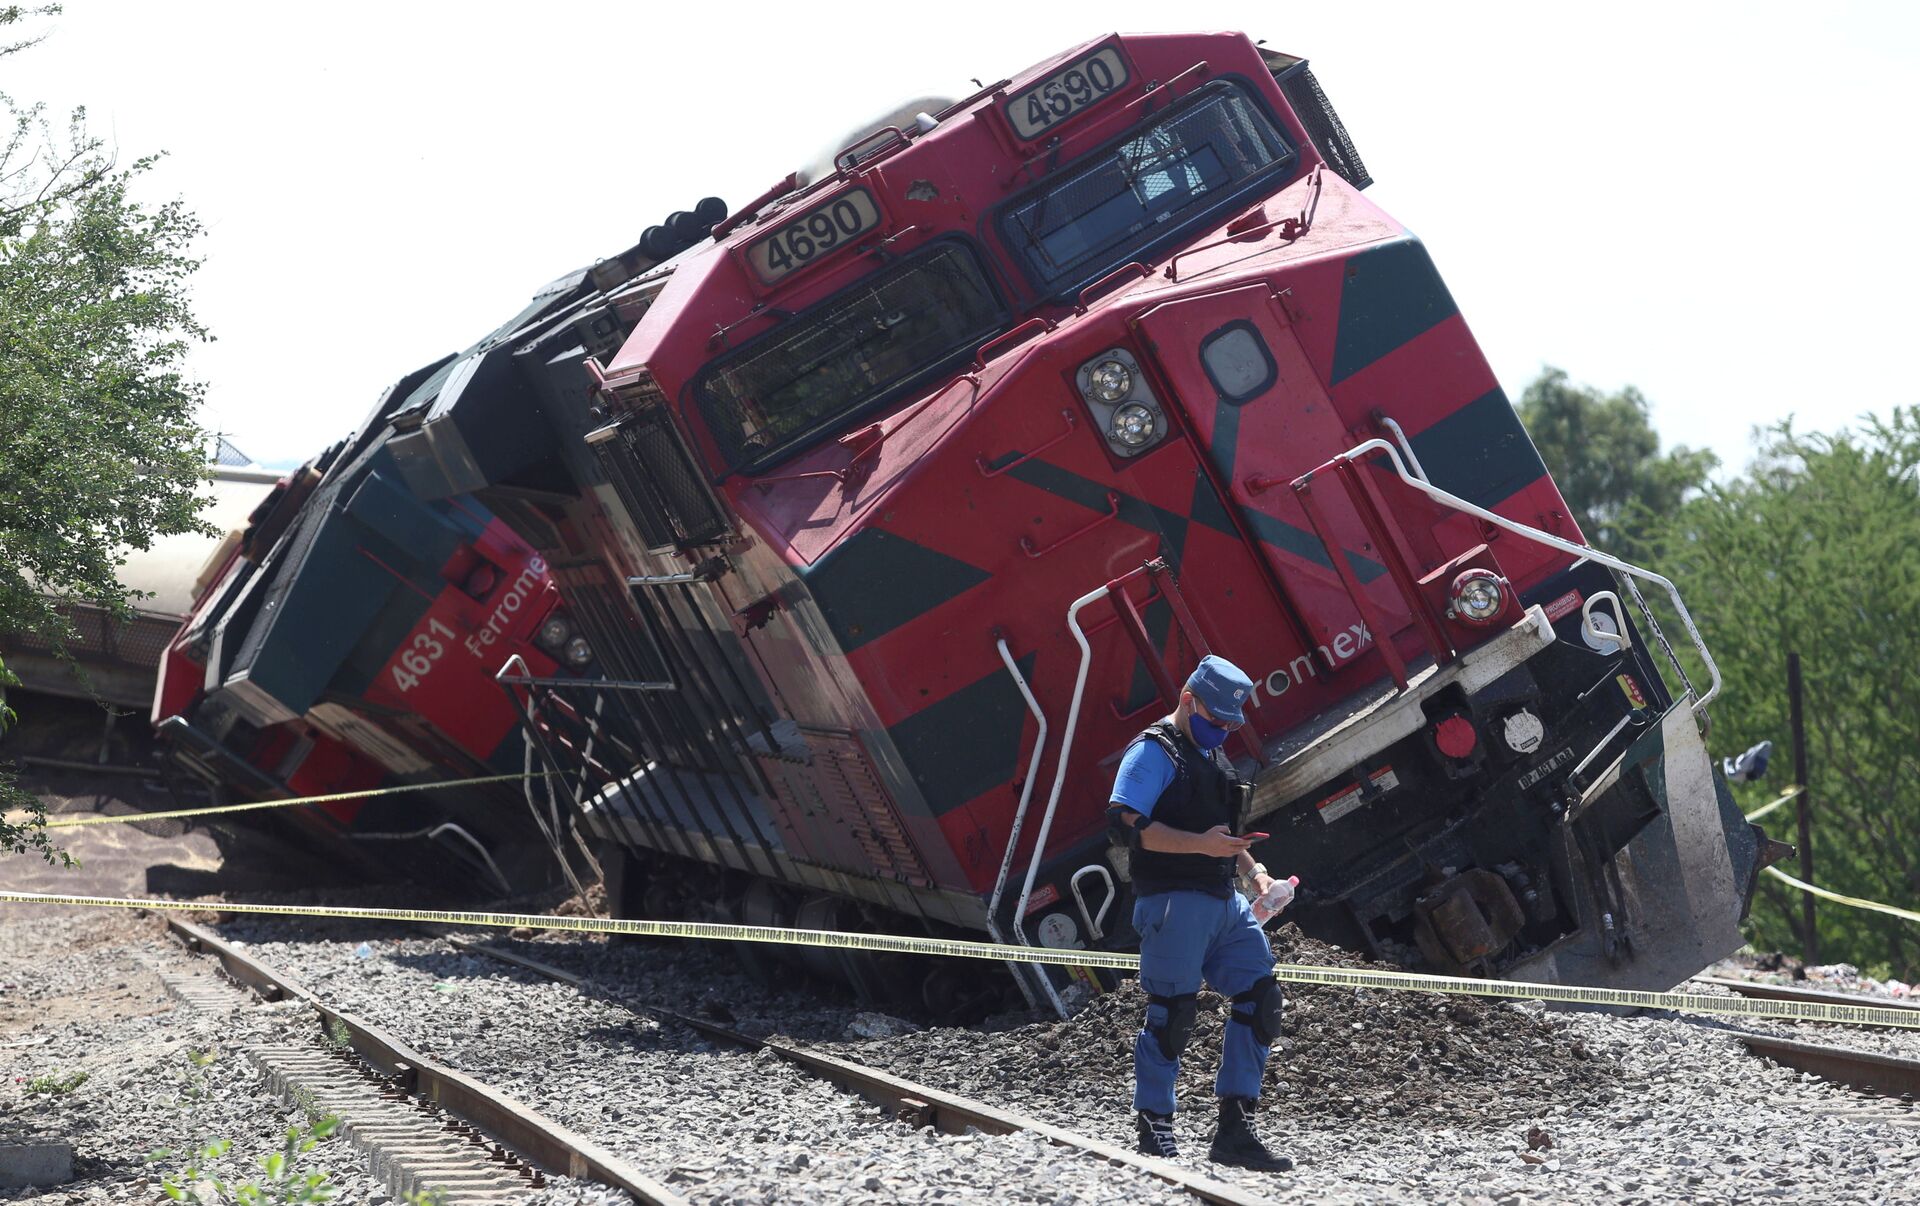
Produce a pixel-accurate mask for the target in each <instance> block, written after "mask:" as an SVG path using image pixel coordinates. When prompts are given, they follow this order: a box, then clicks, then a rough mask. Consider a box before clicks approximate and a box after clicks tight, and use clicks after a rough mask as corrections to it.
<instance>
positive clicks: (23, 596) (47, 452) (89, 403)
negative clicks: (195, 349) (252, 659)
mask: <svg viewBox="0 0 1920 1206" xmlns="http://www.w3.org/2000/svg"><path fill="white" fill-rule="evenodd" d="M58 11H59V8H58V6H48V7H42V8H27V7H24V6H20V5H11V6H4V7H0V35H5V34H8V33H10V32H11V29H12V27H17V26H21V25H22V24H23V23H25V22H28V21H30V20H31V19H32V18H35V17H42V16H47V15H50V14H53V13H57V12H58ZM38 40H39V39H38V38H35V37H24V38H20V39H18V40H14V41H7V40H5V38H4V37H0V59H4V58H5V57H6V56H8V55H11V54H15V53H18V52H20V51H22V50H25V49H27V48H29V47H31V46H32V45H33V44H34V43H35V42H37V41H38ZM0 108H4V111H5V112H4V118H0V631H10V632H33V633H37V634H39V635H41V636H43V637H46V638H50V639H51V640H52V641H54V642H55V644H56V646H57V647H60V648H64V644H65V642H66V641H67V640H69V639H70V638H71V636H72V632H71V626H70V625H69V624H68V623H67V621H66V620H65V618H64V615H63V610H62V609H63V607H64V606H65V605H69V604H83V603H84V604H91V605H94V606H99V607H102V608H105V609H106V610H107V611H109V612H110V613H112V614H114V615H118V616H125V615H126V614H127V613H128V612H129V610H130V609H131V607H132V604H133V602H134V601H135V599H136V597H137V596H136V594H135V592H132V591H129V590H128V589H127V588H126V587H124V586H122V585H121V584H120V582H119V581H118V579H117V577H116V571H117V569H118V568H119V566H120V564H121V562H122V561H123V560H124V558H125V556H126V553H127V551H128V550H130V549H145V548H148V547H150V546H151V544H152V542H153V540H154V539H155V538H156V537H159V536H168V535H175V534H179V533H185V532H194V531H202V532H210V531H211V529H210V528H209V527H208V526H207V525H206V524H205V523H204V521H202V520H201V519H200V518H199V517H198V516H199V510H200V508H201V506H202V505H203V496H202V495H201V494H200V492H199V485H200V482H201V480H202V479H203V477H204V476H205V472H204V469H203V466H204V464H205V462H206V449H205V443H206V435H205V433H204V432H203V431H201V429H200V427H199V426H198V424H197V423H196V422H195V421H194V415H195V412H196V410H197V408H198V406H199V403H200V398H201V392H202V390H201V387H200V386H199V385H197V384H195V383H193V382H190V381H188V380H187V379H186V377H185V376H184V373H183V364H184V361H185V357H186V354H187V351H188V348H189V347H190V346H191V345H192V344H193V343H194V342H195V341H197V340H204V339H207V338H209V336H208V334H207V331H206V329H205V328H204V327H202V326H201V325H200V324H199V322H197V321H196V320H195V319H194V317H193V313H192V310H191V308H190V307H189V305H188V299H187V281H188V278H189V277H190V276H191V275H192V273H193V272H194V270H195V269H196V268H198V267H199V261H198V260H197V259H194V258H193V256H192V255H191V247H192V244H193V242H194V240H195V239H196V238H197V237H198V236H199V234H200V229H201V228H200V224H199V222H198V221H197V220H196V219H195V218H194V217H193V215H192V214H190V213H189V212H187V210H186V208H185V206H184V205H183V204H182V203H181V202H179V201H177V200H175V201H171V202H168V203H165V204H161V205H158V206H154V205H149V204H147V203H145V202H143V201H140V200H138V199H136V197H135V196H134V190H135V186H136V185H137V184H138V183H139V182H140V180H141V178H142V177H143V176H145V175H146V174H147V173H148V172H150V171H151V170H152V168H153V166H154V163H155V162H156V160H155V159H154V158H151V157H149V158H144V159H139V160H136V161H135V162H134V163H132V164H131V165H129V166H126V167H121V166H120V165H119V164H118V162H117V161H116V159H115V157H114V155H113V153H112V152H111V151H110V150H109V149H108V148H107V147H106V145H105V143H103V142H102V140H101V139H99V138H98V137H96V136H94V135H92V134H91V133H89V132H88V130H87V126H86V112H85V110H75V111H74V112H73V113H72V114H71V115H70V117H69V120H68V122H67V124H66V126H65V128H64V130H56V129H55V126H54V123H53V122H52V121H51V120H50V119H49V118H48V116H47V114H46V112H45V109H44V107H43V106H40V105H27V106H22V105H20V104H19V103H17V102H15V101H14V99H13V98H12V97H9V96H6V95H4V94H0ZM4 685H5V684H4V682H0V687H4ZM4 719H5V721H6V722H11V720H12V719H13V717H12V714H11V713H6V714H5V717H4ZM0 727H3V726H0ZM0 807H3V808H5V809H6V810H7V812H9V813H11V814H15V817H16V819H11V820H0V851H12V852H15V853H24V852H26V851H27V850H28V849H33V850H37V851H38V852H39V853H40V854H42V855H43V856H44V857H46V858H47V860H48V861H49V862H51V861H54V859H55V856H56V853H57V852H56V851H55V849H54V848H53V847H52V846H51V845H50V844H49V843H47V841H46V840H45V833H44V830H43V829H42V828H41V826H42V825H43V824H44V822H45V814H44V811H43V810H41V809H40V808H39V806H38V804H37V802H36V801H34V800H32V798H31V797H29V796H27V795H26V794H25V793H23V792H21V791H20V789H19V788H18V786H17V785H16V784H15V782H14V780H13V779H12V777H11V776H10V775H8V774H7V773H6V772H5V771H4V769H0ZM20 810H25V814H26V815H25V816H24V818H21V817H19V816H18V814H19V811H20Z"/></svg>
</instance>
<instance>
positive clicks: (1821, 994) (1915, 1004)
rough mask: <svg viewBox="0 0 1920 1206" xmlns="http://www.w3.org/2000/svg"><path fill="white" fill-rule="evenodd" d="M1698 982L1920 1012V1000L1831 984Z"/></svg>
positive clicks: (1698, 980) (1780, 997)
mask: <svg viewBox="0 0 1920 1206" xmlns="http://www.w3.org/2000/svg"><path fill="white" fill-rule="evenodd" d="M1693 982H1694V983H1695V984H1711V985H1712V986H1713V987H1715V988H1724V989H1726V990H1727V991H1728V992H1733V993H1738V994H1739V995H1741V996H1743V997H1757V998H1759V999H1760V1000H1763V1001H1807V1002H1811V1003H1812V1004H1815V1005H1873V1006H1876V1007H1885V1008H1887V1009H1911V1010H1914V1011H1916V1012H1920V1001H1902V1000H1900V999H1898V998H1894V997H1870V996H1866V995H1864V994H1862V993H1857V992H1835V991H1834V990H1832V989H1830V988H1796V987H1794V986H1793V985H1790V984H1766V983H1762V982H1760V981H1758V980H1726V979H1722V978H1720V977H1719V976H1695V977H1694V978H1693Z"/></svg>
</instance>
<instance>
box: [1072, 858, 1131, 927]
mask: <svg viewBox="0 0 1920 1206" xmlns="http://www.w3.org/2000/svg"><path fill="white" fill-rule="evenodd" d="M1089 875H1098V876H1099V877H1100V878H1101V879H1103V880H1105V881H1106V884H1107V898H1106V899H1105V900H1103V901H1101V902H1100V911H1099V912H1098V913H1094V912H1091V911H1089V910H1088V908H1087V898H1086V894H1085V893H1083V892H1081V891H1080V881H1081V880H1083V879H1085V878H1086V877H1087V876H1089ZM1067 888H1068V890H1069V891H1071V892H1072V893H1073V902H1074V903H1075V904H1076V905H1078V906H1080V920H1082V921H1084V922H1086V923H1087V942H1088V943H1089V944H1092V943H1095V942H1098V941H1100V940H1101V939H1102V938H1105V937H1106V936H1107V930H1106V924H1107V914H1108V913H1109V912H1110V911H1112V909H1113V902H1114V901H1116V900H1118V899H1120V889H1119V887H1118V886H1117V885H1115V883H1114V882H1113V872H1111V871H1109V870H1107V868H1106V867H1105V865H1103V864H1101V863H1088V864H1087V865H1086V866H1084V867H1082V868H1080V869H1079V870H1078V871H1075V872H1074V873H1073V878H1071V879H1069V880H1068V881H1067Z"/></svg>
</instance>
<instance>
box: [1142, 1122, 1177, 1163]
mask: <svg viewBox="0 0 1920 1206" xmlns="http://www.w3.org/2000/svg"><path fill="white" fill-rule="evenodd" d="M1133 1125H1134V1129H1135V1130H1136V1131H1138V1132H1139V1135H1140V1141H1139V1143H1138V1144H1136V1145H1135V1146H1137V1147H1138V1148H1139V1149H1140V1152H1141V1154H1143V1155H1148V1156H1155V1157H1157V1158H1159V1159H1161V1160H1171V1159H1173V1158H1174V1157H1175V1156H1178V1155H1179V1154H1180V1148H1179V1147H1178V1146H1177V1145H1176V1144H1175V1143H1174V1141H1173V1115H1172V1114H1156V1113H1154V1112H1153V1111H1152V1110H1141V1111H1139V1113H1138V1116H1136V1117H1135V1118H1134V1120H1133Z"/></svg>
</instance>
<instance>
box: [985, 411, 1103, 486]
mask: <svg viewBox="0 0 1920 1206" xmlns="http://www.w3.org/2000/svg"><path fill="white" fill-rule="evenodd" d="M1060 417H1061V418H1063V419H1065V420H1066V421H1067V429H1066V430H1065V431H1063V432H1061V433H1060V434H1059V435H1057V436H1050V437H1048V438H1047V439H1045V440H1043V441H1041V442H1040V443H1039V444H1036V445H1035V446H1034V447H1033V448H1032V449H1030V450H1029V451H1027V452H1023V453H1021V454H1020V455H1019V456H1017V457H1015V458H1014V459H1013V460H1010V461H1008V462H1007V463H1006V464H1004V465H1002V466H1000V467H999V468H998V469H995V468H992V464H993V463H992V462H991V461H989V460H988V459H987V454H986V453H984V452H983V453H981V454H980V455H979V456H976V457H974V458H973V464H974V468H976V469H978V470H980V476H981V477H999V476H1000V475H1001V474H1002V473H1006V472H1008V471H1009V470H1012V469H1017V468H1019V467H1020V466H1022V465H1024V464H1026V463H1027V462H1028V461H1030V460H1032V459H1033V458H1034V457H1036V456H1039V455H1040V454H1041V453H1043V452H1045V451H1046V450H1047V449H1049V448H1051V447H1053V446H1054V445H1055V444H1058V443H1059V442H1060V441H1061V440H1064V439H1066V438H1067V437H1068V436H1071V435H1072V434H1073V433H1074V430H1075V428H1076V427H1077V426H1078V425H1079V424H1078V420H1076V419H1075V418H1074V417H1073V412H1072V411H1071V410H1068V409H1067V408H1066V407H1064V406H1063V407H1061V408H1060Z"/></svg>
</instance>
